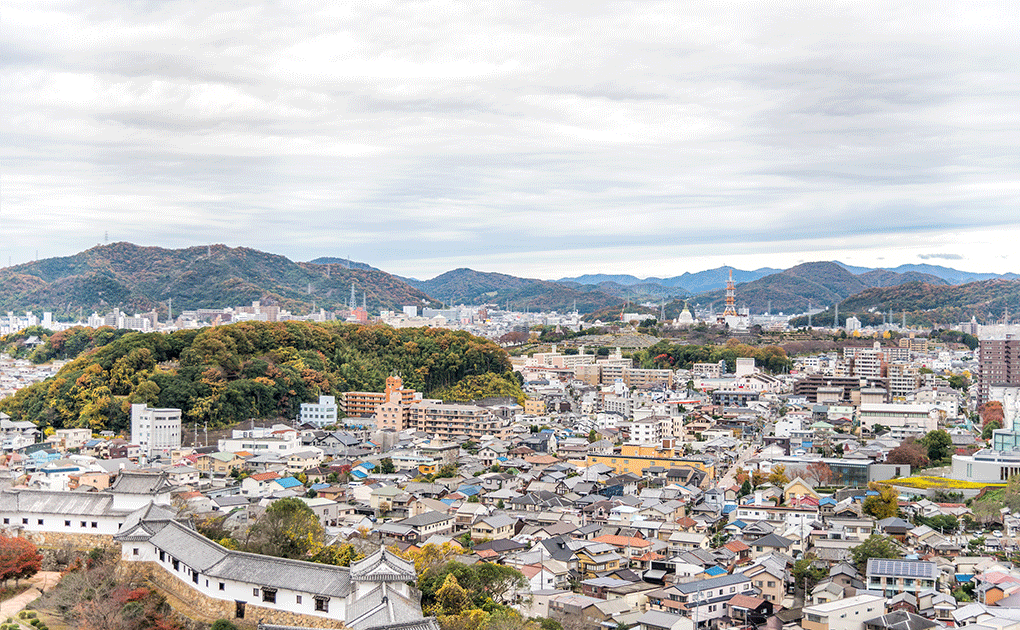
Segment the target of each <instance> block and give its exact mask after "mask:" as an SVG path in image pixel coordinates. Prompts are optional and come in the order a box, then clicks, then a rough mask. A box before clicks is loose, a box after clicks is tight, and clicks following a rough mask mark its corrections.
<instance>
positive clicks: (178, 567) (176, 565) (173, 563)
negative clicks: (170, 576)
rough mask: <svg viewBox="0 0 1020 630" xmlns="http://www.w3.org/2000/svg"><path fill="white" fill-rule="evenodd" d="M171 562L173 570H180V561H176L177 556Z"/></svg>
mask: <svg viewBox="0 0 1020 630" xmlns="http://www.w3.org/2000/svg"><path fill="white" fill-rule="evenodd" d="M171 564H172V565H174V571H180V570H181V563H180V562H178V561H177V558H174V559H173V562H171Z"/></svg>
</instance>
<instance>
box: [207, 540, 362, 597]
mask: <svg viewBox="0 0 1020 630" xmlns="http://www.w3.org/2000/svg"><path fill="white" fill-rule="evenodd" d="M207 573H208V575H209V576H210V577H223V578H230V579H235V580H236V579H238V576H244V577H243V579H244V581H246V582H251V583H254V584H262V585H264V586H271V587H275V588H301V589H304V590H307V591H309V592H315V593H318V594H321V595H333V596H336V597H346V596H347V594H348V593H349V592H350V590H351V575H350V572H348V570H347V569H346V568H345V567H335V566H332V565H328V564H317V563H314V562H302V561H301V560H288V559H285V558H272V557H269V556H260V555H258V554H254V553H242V552H238V551H232V552H230V553H229V554H227V556H226V557H224V558H223V559H222V560H220V561H219V562H218V563H216V565H214V566H213V567H212V568H211V569H209V571H207Z"/></svg>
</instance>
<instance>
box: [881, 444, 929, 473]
mask: <svg viewBox="0 0 1020 630" xmlns="http://www.w3.org/2000/svg"><path fill="white" fill-rule="evenodd" d="M885 461H886V463H887V464H907V465H909V466H910V467H911V468H923V467H925V466H927V465H928V453H927V449H925V447H924V445H923V444H921V443H920V442H918V441H917V440H915V439H914V438H907V439H906V440H903V442H902V443H901V444H900V445H899V446H897V447H896V448H894V449H892V450H891V451H889V453H888V454H887V455H886V456H885Z"/></svg>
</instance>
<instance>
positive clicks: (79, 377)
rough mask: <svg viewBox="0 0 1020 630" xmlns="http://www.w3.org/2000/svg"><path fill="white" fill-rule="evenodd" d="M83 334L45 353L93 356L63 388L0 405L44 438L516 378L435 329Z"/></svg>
mask: <svg viewBox="0 0 1020 630" xmlns="http://www.w3.org/2000/svg"><path fill="white" fill-rule="evenodd" d="M84 330H85V329H72V330H69V331H63V332H60V333H56V334H54V335H52V336H50V337H49V338H48V339H47V341H46V345H45V346H43V347H42V348H41V349H40V350H39V352H41V353H43V354H44V355H45V356H52V357H60V356H72V355H73V352H74V351H75V349H80V350H82V351H84V353H83V354H81V355H80V356H77V358H75V359H73V360H72V361H71V362H69V363H68V364H67V365H65V366H64V367H63V368H62V369H61V370H60V372H59V373H58V374H57V375H56V376H54V377H53V378H50V379H47V380H46V381H43V382H42V383H37V384H35V385H32V386H30V387H27V388H25V389H23V390H21V391H19V392H18V393H17V394H16V395H15V396H13V397H10V398H7V399H4V400H2V401H0V410H2V411H4V412H5V413H7V414H9V415H10V416H11V417H12V418H14V419H16V420H31V421H35V422H38V423H40V425H42V426H53V427H56V428H61V427H74V426H82V427H89V428H91V429H93V430H101V429H114V430H123V429H125V428H126V427H127V426H128V425H129V418H130V405H131V403H147V404H149V405H150V406H157V407H175V408H179V409H181V410H182V411H183V412H184V419H185V421H186V422H188V421H197V422H206V421H208V422H209V424H210V425H214V426H216V425H222V424H227V423H232V422H238V421H241V420H246V419H248V418H277V417H284V418H294V417H296V415H297V413H298V411H299V409H300V404H301V403H302V402H307V401H311V400H315V399H316V397H317V396H318V395H320V394H326V395H331V394H332V395H335V394H339V393H340V392H344V391H350V390H368V391H382V390H383V389H384V385H385V380H386V378H387V377H388V376H390V375H391V374H394V373H398V374H400V375H401V377H402V378H403V379H404V383H405V385H407V386H408V387H413V388H415V389H418V390H420V391H423V392H425V393H426V394H431V393H433V392H437V391H440V390H444V389H447V388H449V389H450V390H451V391H464V390H465V389H466V390H467V391H471V392H475V393H479V394H481V395H488V392H487V391H486V389H485V387H484V383H485V380H484V379H482V380H481V381H480V380H479V379H472V380H470V381H468V382H467V383H466V387H460V388H458V387H457V386H458V384H459V383H460V382H461V381H462V380H464V379H466V378H467V377H471V376H486V375H490V374H492V375H500V376H502V375H505V374H506V373H507V372H509V371H510V362H509V359H508V357H507V354H506V352H505V351H503V350H502V349H501V348H500V347H499V346H497V345H496V344H494V343H492V342H490V341H487V340H485V339H481V338H478V337H474V336H472V335H470V334H468V333H466V332H463V331H452V330H446V329H436V328H404V329H394V328H389V327H386V326H360V325H354V324H339V323H325V324H315V323H310V322H279V323H269V322H243V323H239V324H232V325H229V326H217V327H211V328H203V329H201V330H182V331H178V332H174V333H171V334H168V335H167V334H162V333H135V332H131V333H124V334H121V335H119V336H115V338H113V339H111V340H110V341H109V343H106V344H105V345H99V346H96V344H95V339H96V337H97V335H94V334H92V335H90V334H89V332H84ZM102 330H104V329H100V331H102ZM90 332H91V331H90ZM99 337H100V338H103V335H102V334H100V335H99ZM90 348H91V349H90ZM511 380H512V381H513V383H515V384H516V383H517V381H516V379H515V378H514V377H513V375H509V376H506V377H504V378H500V379H491V382H492V383H495V384H498V385H499V386H500V390H499V392H498V393H499V394H500V395H502V394H504V392H505V391H507V390H506V389H505V387H506V382H509V381H511Z"/></svg>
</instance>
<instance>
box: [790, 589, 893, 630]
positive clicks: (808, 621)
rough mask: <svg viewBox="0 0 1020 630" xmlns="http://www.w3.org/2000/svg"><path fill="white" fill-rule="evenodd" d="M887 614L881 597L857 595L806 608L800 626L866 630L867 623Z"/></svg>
mask: <svg viewBox="0 0 1020 630" xmlns="http://www.w3.org/2000/svg"><path fill="white" fill-rule="evenodd" d="M885 613H886V608H885V598H884V597H882V596H881V595H855V596H854V597H848V598H846V599H840V600H837V601H833V602H828V603H825V604H817V605H814V606H805V607H804V609H803V618H802V619H801V622H800V625H801V627H802V628H804V630H864V623H865V622H866V621H868V620H869V619H874V618H875V617H880V616H881V615H884V614H885Z"/></svg>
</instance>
